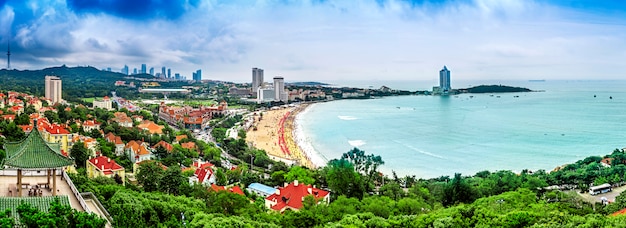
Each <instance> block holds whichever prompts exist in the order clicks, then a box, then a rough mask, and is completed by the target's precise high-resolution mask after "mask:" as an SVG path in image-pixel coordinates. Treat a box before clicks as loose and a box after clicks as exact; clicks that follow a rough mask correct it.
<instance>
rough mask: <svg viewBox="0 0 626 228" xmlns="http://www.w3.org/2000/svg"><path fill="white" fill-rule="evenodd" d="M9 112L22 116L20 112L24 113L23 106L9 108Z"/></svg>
mask: <svg viewBox="0 0 626 228" xmlns="http://www.w3.org/2000/svg"><path fill="white" fill-rule="evenodd" d="M9 110H11V111H13V113H15V114H17V115H20V114H22V112H24V106H21V105H15V106H13V107H11V108H9Z"/></svg>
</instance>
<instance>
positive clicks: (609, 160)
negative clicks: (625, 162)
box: [600, 158, 613, 168]
mask: <svg viewBox="0 0 626 228" xmlns="http://www.w3.org/2000/svg"><path fill="white" fill-rule="evenodd" d="M612 163H613V158H604V159H602V160H601V161H600V165H602V166H604V167H606V168H610V167H611V164H612Z"/></svg>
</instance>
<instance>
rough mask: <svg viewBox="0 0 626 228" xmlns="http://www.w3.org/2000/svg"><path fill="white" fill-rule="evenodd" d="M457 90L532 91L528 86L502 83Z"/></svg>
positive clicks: (474, 91)
mask: <svg viewBox="0 0 626 228" xmlns="http://www.w3.org/2000/svg"><path fill="white" fill-rule="evenodd" d="M459 91H461V92H465V93H517V92H532V90H530V89H528V88H522V87H513V86H503V85H480V86H474V87H471V88H467V89H460V90H459Z"/></svg>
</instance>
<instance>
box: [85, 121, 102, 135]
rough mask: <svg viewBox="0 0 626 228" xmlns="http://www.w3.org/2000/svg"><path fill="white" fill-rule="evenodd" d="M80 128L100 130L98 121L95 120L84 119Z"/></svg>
mask: <svg viewBox="0 0 626 228" xmlns="http://www.w3.org/2000/svg"><path fill="white" fill-rule="evenodd" d="M82 128H83V131H85V132H90V131H91V130H93V129H96V130H100V123H98V122H96V121H95V120H85V122H83V123H82Z"/></svg>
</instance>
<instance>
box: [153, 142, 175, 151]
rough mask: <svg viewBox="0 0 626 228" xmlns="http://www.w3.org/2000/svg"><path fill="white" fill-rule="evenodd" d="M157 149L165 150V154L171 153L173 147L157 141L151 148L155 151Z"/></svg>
mask: <svg viewBox="0 0 626 228" xmlns="http://www.w3.org/2000/svg"><path fill="white" fill-rule="evenodd" d="M158 147H163V148H165V150H167V152H172V149H174V146H172V144H169V143H167V142H166V141H163V140H161V141H159V142H158V143H157V144H154V146H152V149H155V150H156V149H157V148H158Z"/></svg>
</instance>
